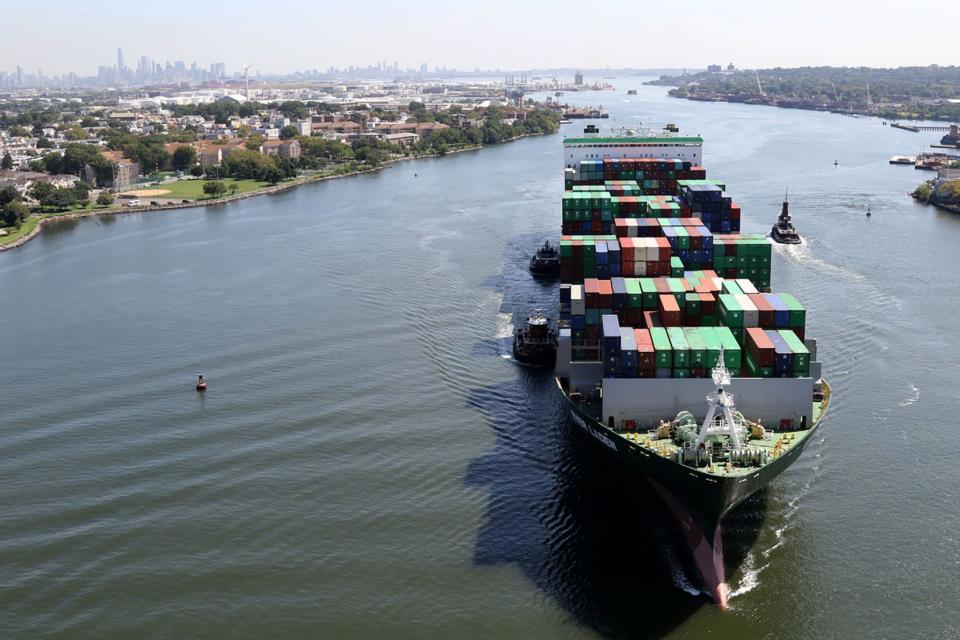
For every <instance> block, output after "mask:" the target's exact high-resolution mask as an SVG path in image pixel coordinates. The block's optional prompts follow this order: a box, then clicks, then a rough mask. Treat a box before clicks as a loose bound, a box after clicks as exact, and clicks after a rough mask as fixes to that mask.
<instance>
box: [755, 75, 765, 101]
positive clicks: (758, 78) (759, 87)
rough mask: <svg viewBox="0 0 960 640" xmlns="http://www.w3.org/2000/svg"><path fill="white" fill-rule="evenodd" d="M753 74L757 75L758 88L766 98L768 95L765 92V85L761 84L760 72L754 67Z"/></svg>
mask: <svg viewBox="0 0 960 640" xmlns="http://www.w3.org/2000/svg"><path fill="white" fill-rule="evenodd" d="M753 74H754V75H755V76H756V77H757V90H758V91H759V92H760V96H761V97H763V98H766V97H767V95H766V94H765V93H764V92H763V85H762V84H760V72H759V71H757V70H756V69H754V70H753Z"/></svg>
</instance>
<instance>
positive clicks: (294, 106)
mask: <svg viewBox="0 0 960 640" xmlns="http://www.w3.org/2000/svg"><path fill="white" fill-rule="evenodd" d="M277 108H278V109H279V110H280V112H281V113H282V114H283V115H285V116H286V117H288V118H294V119H296V120H303V119H304V118H307V117H309V116H310V111H309V110H308V109H307V107H306V105H304V104H303V103H302V102H300V101H299V100H287V101H285V102H281V103H280V105H279V106H278V107H277Z"/></svg>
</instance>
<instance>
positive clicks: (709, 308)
mask: <svg viewBox="0 0 960 640" xmlns="http://www.w3.org/2000/svg"><path fill="white" fill-rule="evenodd" d="M698 293H699V292H698ZM700 313H702V314H703V315H705V316H715V315H717V299H716V298H715V297H714V296H713V294H712V293H701V294H700Z"/></svg>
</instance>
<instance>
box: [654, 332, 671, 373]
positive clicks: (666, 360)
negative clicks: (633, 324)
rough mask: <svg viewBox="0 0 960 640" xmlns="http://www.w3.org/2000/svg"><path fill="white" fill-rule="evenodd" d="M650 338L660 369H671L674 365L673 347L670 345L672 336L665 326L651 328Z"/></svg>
mask: <svg viewBox="0 0 960 640" xmlns="http://www.w3.org/2000/svg"><path fill="white" fill-rule="evenodd" d="M650 340H651V341H652V342H653V352H654V356H655V357H656V360H657V368H658V369H669V368H670V367H671V366H673V349H672V348H671V347H670V337H669V336H668V335H667V330H666V329H664V328H663V327H653V328H652V329H650Z"/></svg>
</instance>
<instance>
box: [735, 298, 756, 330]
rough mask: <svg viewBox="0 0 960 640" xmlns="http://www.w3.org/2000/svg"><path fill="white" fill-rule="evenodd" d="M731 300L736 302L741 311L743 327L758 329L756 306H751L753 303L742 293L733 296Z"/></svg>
mask: <svg viewBox="0 0 960 640" xmlns="http://www.w3.org/2000/svg"><path fill="white" fill-rule="evenodd" d="M733 298H734V299H735V300H736V301H737V304H739V305H740V308H741V309H743V326H745V327H759V326H760V312H759V311H758V310H757V305H755V304H753V301H751V300H750V298H749V297H747V295H746V294H744V293H737V294H734V296H733Z"/></svg>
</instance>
